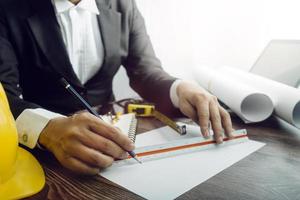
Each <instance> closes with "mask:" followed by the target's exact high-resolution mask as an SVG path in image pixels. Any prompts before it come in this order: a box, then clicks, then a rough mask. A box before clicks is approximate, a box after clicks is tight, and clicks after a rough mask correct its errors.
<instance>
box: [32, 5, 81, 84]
mask: <svg viewBox="0 0 300 200" xmlns="http://www.w3.org/2000/svg"><path fill="white" fill-rule="evenodd" d="M30 1H31V3H32V6H33V7H34V8H35V13H34V14H33V15H32V16H30V17H29V18H28V19H27V20H28V24H29V26H30V28H31V30H32V33H33V35H34V37H35V38H36V41H37V43H38V45H39V46H40V48H41V50H42V52H43V53H44V54H45V56H46V57H47V59H48V60H49V62H50V64H51V65H52V67H53V69H54V71H55V73H57V76H58V77H57V78H60V77H61V76H62V77H65V78H66V79H68V81H70V83H71V84H73V85H76V86H78V87H83V86H82V84H81V83H80V81H79V79H78V78H77V76H76V74H75V72H74V70H73V68H72V65H71V62H70V60H69V57H68V53H67V51H66V48H65V45H64V42H63V38H62V35H61V30H60V27H59V24H58V22H57V20H56V16H55V11H54V8H53V6H52V3H51V1H50V0H43V1H41V0H30Z"/></svg>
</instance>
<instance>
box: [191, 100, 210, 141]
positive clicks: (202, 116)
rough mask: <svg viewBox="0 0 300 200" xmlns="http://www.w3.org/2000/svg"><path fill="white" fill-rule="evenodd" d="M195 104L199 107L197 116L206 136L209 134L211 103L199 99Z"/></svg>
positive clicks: (202, 131)
mask: <svg viewBox="0 0 300 200" xmlns="http://www.w3.org/2000/svg"><path fill="white" fill-rule="evenodd" d="M194 106H195V107H196V109H197V116H198V121H199V125H200V128H201V133H202V134H203V136H204V137H208V136H209V103H208V101H207V100H202V101H200V100H198V101H196V102H195V104H194Z"/></svg>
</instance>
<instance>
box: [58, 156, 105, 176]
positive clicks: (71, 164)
mask: <svg viewBox="0 0 300 200" xmlns="http://www.w3.org/2000/svg"><path fill="white" fill-rule="evenodd" d="M61 163H62V165H63V166H65V167H66V168H68V169H70V170H72V171H73V172H75V173H78V174H86V175H96V174H98V173H99V172H100V169H99V168H97V167H92V166H89V165H87V164H85V163H83V162H82V161H80V160H78V159H77V158H73V157H68V158H66V159H64V160H62V161H61Z"/></svg>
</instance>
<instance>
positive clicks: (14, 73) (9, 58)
mask: <svg viewBox="0 0 300 200" xmlns="http://www.w3.org/2000/svg"><path fill="white" fill-rule="evenodd" d="M18 65H19V63H18V59H17V57H16V54H15V52H14V49H13V46H12V44H11V41H10V36H9V31H8V26H7V21H6V18H5V14H4V11H3V10H2V8H1V7H0V82H1V83H2V85H3V88H4V90H5V92H6V95H7V98H8V101H9V104H10V109H11V111H12V113H13V115H14V117H15V118H17V117H18V116H19V115H20V114H21V113H22V112H23V111H24V110H25V109H27V108H39V107H40V106H38V105H36V104H34V103H31V102H27V101H25V100H23V98H22V88H21V87H20V84H19V71H18Z"/></svg>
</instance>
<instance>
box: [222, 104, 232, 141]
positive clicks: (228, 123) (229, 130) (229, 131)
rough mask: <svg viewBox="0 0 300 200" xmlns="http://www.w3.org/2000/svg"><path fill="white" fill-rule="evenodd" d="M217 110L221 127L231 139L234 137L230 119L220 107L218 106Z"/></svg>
mask: <svg viewBox="0 0 300 200" xmlns="http://www.w3.org/2000/svg"><path fill="white" fill-rule="evenodd" d="M219 110H220V115H221V120H222V125H223V128H224V130H225V134H226V135H227V136H228V137H229V138H233V137H234V136H233V134H232V132H233V128H232V121H231V117H230V115H229V113H228V112H227V111H226V110H225V109H224V108H223V107H222V106H220V105H219Z"/></svg>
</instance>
